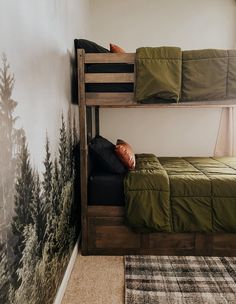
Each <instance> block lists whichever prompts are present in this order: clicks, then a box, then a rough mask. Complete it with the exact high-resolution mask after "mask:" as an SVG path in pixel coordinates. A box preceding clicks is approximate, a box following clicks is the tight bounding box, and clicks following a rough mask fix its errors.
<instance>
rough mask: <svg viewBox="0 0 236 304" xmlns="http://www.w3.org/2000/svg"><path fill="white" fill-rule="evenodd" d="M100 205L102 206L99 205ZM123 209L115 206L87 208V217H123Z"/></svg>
mask: <svg viewBox="0 0 236 304" xmlns="http://www.w3.org/2000/svg"><path fill="white" fill-rule="evenodd" d="M101 205H102V204H101ZM124 214H125V208H124V207H117V206H88V216H91V217H93V216H97V217H98V216H99V217H100V216H102V217H111V216H113V217H116V216H118V217H120V216H124Z"/></svg>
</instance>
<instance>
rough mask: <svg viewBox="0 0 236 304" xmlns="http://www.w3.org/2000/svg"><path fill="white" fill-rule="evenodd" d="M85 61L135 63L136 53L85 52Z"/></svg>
mask: <svg viewBox="0 0 236 304" xmlns="http://www.w3.org/2000/svg"><path fill="white" fill-rule="evenodd" d="M84 61H85V63H130V64H132V63H134V62H135V54H134V53H125V54H121V53H102V54H92V53H90V54H85V59H84Z"/></svg>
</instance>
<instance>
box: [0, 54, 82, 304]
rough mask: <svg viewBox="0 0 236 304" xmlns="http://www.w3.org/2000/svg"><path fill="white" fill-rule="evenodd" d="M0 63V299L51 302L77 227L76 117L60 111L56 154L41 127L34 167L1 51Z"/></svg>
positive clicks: (13, 302) (37, 303)
mask: <svg viewBox="0 0 236 304" xmlns="http://www.w3.org/2000/svg"><path fill="white" fill-rule="evenodd" d="M0 66H1V68H0V303H1V304H2V303H4V304H5V303H6V304H9V303H11V304H31V303H32V304H47V303H53V300H54V297H55V293H56V291H57V288H58V286H59V284H60V282H61V279H62V277H63V274H64V271H65V267H66V266H67V263H68V260H69V257H70V254H71V251H72V249H73V247H74V245H75V242H76V239H77V236H78V230H79V220H78V219H79V208H78V198H77V194H78V190H79V189H76V188H77V187H75V185H79V182H78V180H77V170H76V167H77V166H78V165H76V164H78V162H77V159H76V158H77V155H78V154H77V153H76V152H77V151H76V150H77V149H78V148H77V147H78V136H77V128H76V120H75V116H74V114H73V113H71V111H69V112H68V113H66V114H62V116H61V127H60V135H59V147H58V152H57V153H56V155H51V152H50V140H49V138H48V137H47V135H46V130H43V131H44V132H45V155H44V161H43V165H44V171H43V172H38V171H37V170H36V168H35V167H34V165H33V164H32V162H31V157H30V153H29V150H28V146H27V138H26V135H25V132H24V130H23V129H22V128H17V126H18V125H19V123H18V122H19V121H20V117H16V115H15V109H16V107H17V101H15V100H13V99H12V92H13V89H14V83H15V79H14V75H13V73H12V71H11V70H10V66H9V64H8V61H7V57H6V56H5V55H2V57H1V65H0Z"/></svg>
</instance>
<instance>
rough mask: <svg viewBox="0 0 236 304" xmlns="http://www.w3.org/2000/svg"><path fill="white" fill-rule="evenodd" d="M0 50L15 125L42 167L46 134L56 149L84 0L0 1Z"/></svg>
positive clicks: (84, 16) (84, 26) (83, 22)
mask: <svg viewBox="0 0 236 304" xmlns="http://www.w3.org/2000/svg"><path fill="white" fill-rule="evenodd" d="M0 20H1V21H0V23H1V26H0V41H1V43H0V54H1V53H2V52H5V53H6V55H7V58H8V61H9V63H10V65H11V72H12V73H14V74H15V80H16V81H15V87H14V91H13V98H14V99H15V100H16V101H17V102H18V105H17V108H16V114H17V115H18V116H19V117H20V118H19V120H18V124H19V125H22V126H23V127H24V129H25V131H26V136H27V140H28V144H29V148H30V153H31V155H32V159H33V165H34V166H36V167H37V168H39V169H41V167H42V159H43V155H44V146H45V135H46V130H47V132H48V136H49V139H50V141H51V148H52V150H54V148H55V149H56V147H57V139H58V130H59V126H60V116H61V113H62V110H63V109H64V110H66V109H67V108H68V105H69V104H70V102H71V88H70V87H71V75H70V74H71V66H70V59H71V58H70V57H71V53H72V52H73V39H74V38H79V37H84V36H86V33H87V31H88V23H87V20H88V1H86V0H70V1H67V0H50V1H48V0H40V1H39V0H30V1H29V0H21V1H19V0H11V1H9V0H0Z"/></svg>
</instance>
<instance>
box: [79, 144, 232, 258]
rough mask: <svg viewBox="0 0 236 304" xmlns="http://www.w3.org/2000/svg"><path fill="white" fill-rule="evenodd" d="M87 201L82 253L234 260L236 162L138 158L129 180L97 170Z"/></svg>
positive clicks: (227, 158) (83, 216) (205, 158)
mask: <svg viewBox="0 0 236 304" xmlns="http://www.w3.org/2000/svg"><path fill="white" fill-rule="evenodd" d="M102 153H103V154H104V153H105V150H102ZM92 167H93V166H92ZM95 167H96V166H95ZM96 170H97V171H96ZM87 197H88V205H87V204H86V208H84V209H83V213H82V222H83V239H82V241H83V246H82V248H83V252H82V253H83V254H98V255H101V254H104V255H124V254H126V255H127V254H158V255H209V256H211V255H215V256H236V158H230V157H225V158H214V157H190V158H189V157H187V158H181V157H177V158H176V157H168V158H163V157H161V158H157V157H156V156H155V155H153V154H138V155H136V166H135V169H133V170H131V171H129V172H128V173H127V174H126V173H121V174H114V173H113V174H111V173H108V172H104V171H101V168H100V169H99V167H96V168H94V170H92V171H91V174H90V175H89V179H88V196H87Z"/></svg>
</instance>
